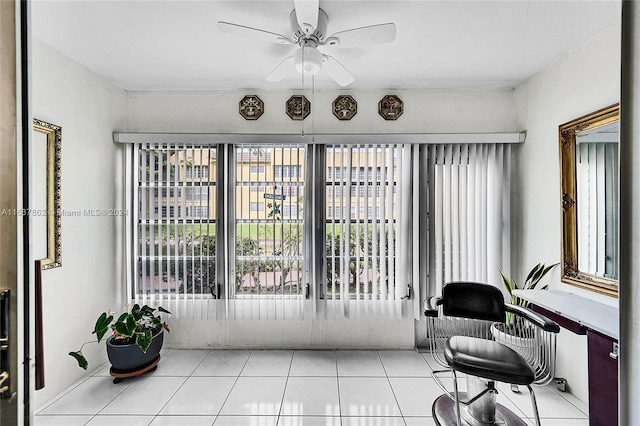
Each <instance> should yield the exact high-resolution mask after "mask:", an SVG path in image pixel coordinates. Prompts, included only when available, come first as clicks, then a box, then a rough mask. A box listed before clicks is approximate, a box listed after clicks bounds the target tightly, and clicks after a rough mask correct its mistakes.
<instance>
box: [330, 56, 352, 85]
mask: <svg viewBox="0 0 640 426" xmlns="http://www.w3.org/2000/svg"><path fill="white" fill-rule="evenodd" d="M322 57H323V58H324V63H323V64H322V69H323V70H324V71H326V73H327V74H328V75H329V77H331V78H332V79H334V80H335V81H336V83H338V84H339V85H340V86H342V87H344V86H348V85H350V84H351V83H353V82H354V81H356V79H355V77H354V76H353V75H351V73H350V72H349V71H348V70H347V69H346V68H345V67H344V66H343V65H342V64H341V63H340V62H338V60H337V59H336V58H334V57H333V56H329V55H322Z"/></svg>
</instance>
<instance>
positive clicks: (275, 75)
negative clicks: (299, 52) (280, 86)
mask: <svg viewBox="0 0 640 426" xmlns="http://www.w3.org/2000/svg"><path fill="white" fill-rule="evenodd" d="M292 69H293V56H289V57H288V58H285V59H284V60H283V61H282V62H280V63H279V64H278V66H277V67H275V68H274V70H273V71H271V74H269V75H268V76H267V81H280V80H282V79H283V78H284V76H285V75H287V74H288V73H289V71H291V70H292Z"/></svg>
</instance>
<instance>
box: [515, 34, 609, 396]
mask: <svg viewBox="0 0 640 426" xmlns="http://www.w3.org/2000/svg"><path fill="white" fill-rule="evenodd" d="M515 99H516V105H517V127H518V128H522V129H526V131H527V139H526V143H525V144H523V145H521V146H518V147H516V148H515V150H514V151H515V161H514V179H515V180H514V184H513V189H514V190H513V196H514V198H513V199H512V209H513V210H512V224H513V228H512V238H513V240H514V241H512V247H513V257H512V261H513V270H514V271H515V272H516V274H514V275H516V276H522V277H524V274H526V272H527V271H528V270H529V269H531V267H533V266H534V265H535V264H537V263H538V262H544V263H547V264H551V263H555V262H559V261H560V259H561V239H560V235H561V226H562V223H561V220H562V215H561V203H560V198H561V197H560V163H559V162H560V150H559V142H558V126H559V125H561V124H563V123H566V122H568V121H570V120H572V119H575V118H578V117H581V116H583V115H585V114H588V113H590V112H593V111H596V110H598V109H601V108H604V107H606V106H609V105H612V104H614V103H616V102H619V100H620V25H619V24H617V25H614V26H612V27H610V28H609V29H607V30H606V31H604V32H603V33H601V34H599V35H598V36H597V37H595V38H594V39H592V40H590V41H589V42H588V43H586V44H584V45H583V46H582V47H580V48H579V49H577V50H576V51H574V52H573V53H572V54H571V55H569V56H568V57H567V58H565V59H564V60H563V61H561V62H559V63H557V64H555V65H554V66H552V67H550V68H548V69H546V70H545V71H543V72H541V73H539V74H537V75H536V76H534V77H533V78H531V79H530V80H528V81H527V82H526V83H524V84H522V85H521V86H520V87H518V88H517V89H516V91H515ZM549 281H550V287H551V288H553V289H559V290H565V291H571V292H572V293H576V294H581V295H584V296H585V297H589V298H592V299H595V300H598V301H601V302H603V303H606V304H610V305H616V302H617V301H616V299H614V298H611V297H608V296H602V295H599V294H596V293H594V292H589V291H584V290H582V289H580V288H578V287H574V286H569V285H566V284H562V283H561V282H560V268H555V269H554V271H553V273H552V276H551V279H550V280H549ZM558 345H559V346H558V364H557V366H558V372H557V376H558V377H565V378H566V379H567V380H568V384H569V388H570V390H571V392H572V393H574V394H575V395H576V396H577V397H578V398H580V399H581V400H582V401H585V402H586V401H587V400H588V388H587V347H586V337H585V336H577V335H574V334H572V333H570V332H567V331H564V330H563V331H562V332H561V335H560V338H559V343H558Z"/></svg>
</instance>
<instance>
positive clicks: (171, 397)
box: [147, 349, 215, 426]
mask: <svg viewBox="0 0 640 426" xmlns="http://www.w3.org/2000/svg"><path fill="white" fill-rule="evenodd" d="M169 351H171V349H169ZM167 353H169V352H167ZM210 353H211V350H209V352H208V353H207V354H206V355H205V356H203V357H202V359H201V360H200V362H199V363H198V365H196V366H195V368H194V369H193V370H192V371H191V373H190V374H189V375H187V376H164V377H181V378H184V381H183V382H182V384H181V385H180V386H178V389H176V391H175V392H174V393H173V395H171V396H170V397H169V399H167V402H165V403H164V405H163V406H162V407H160V409H159V410H158V412H157V413H156V414H154V415H153V419H151V422H149V424H151V423H153V421H154V420H155V419H156V417H158V416H159V415H160V413H161V412H162V410H164V408H165V407H166V406H167V404H169V402H171V400H172V399H173V398H174V397H175V396H176V395H177V393H178V392H180V389H182V387H183V386H184V384H185V383H187V380H189V379H190V378H191V377H193V373H195V371H196V370H197V369H198V367H199V366H200V364H202V363H203V362H204V360H205V359H206V358H207V357H208V356H209V354H210ZM214 421H215V420H214ZM147 426H148V425H147Z"/></svg>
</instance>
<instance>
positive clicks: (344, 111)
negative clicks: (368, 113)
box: [333, 95, 358, 120]
mask: <svg viewBox="0 0 640 426" xmlns="http://www.w3.org/2000/svg"><path fill="white" fill-rule="evenodd" d="M357 113H358V103H357V102H356V100H355V99H353V98H352V97H351V96H348V95H341V96H338V97H337V98H336V99H335V100H334V101H333V115H335V116H336V118H337V119H338V120H351V119H352V118H353V116H354V115H356V114H357Z"/></svg>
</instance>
